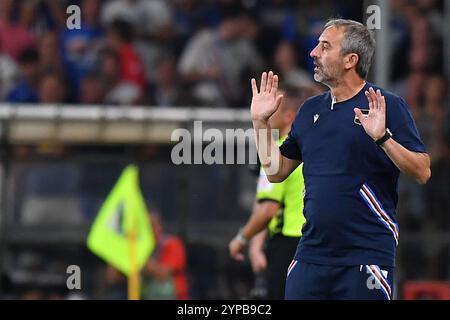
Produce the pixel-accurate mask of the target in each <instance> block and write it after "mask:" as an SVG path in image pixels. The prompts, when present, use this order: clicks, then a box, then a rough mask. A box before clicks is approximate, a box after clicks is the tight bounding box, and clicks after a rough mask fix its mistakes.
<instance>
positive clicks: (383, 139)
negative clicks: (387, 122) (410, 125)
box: [375, 128, 392, 146]
mask: <svg viewBox="0 0 450 320" xmlns="http://www.w3.org/2000/svg"><path fill="white" fill-rule="evenodd" d="M390 138H392V133H391V131H390V130H389V129H387V128H386V132H385V133H384V136H382V137H381V138H380V139H378V140H375V143H376V145H377V146H381V145H383V143H385V142H386V141H387V140H389V139H390Z"/></svg>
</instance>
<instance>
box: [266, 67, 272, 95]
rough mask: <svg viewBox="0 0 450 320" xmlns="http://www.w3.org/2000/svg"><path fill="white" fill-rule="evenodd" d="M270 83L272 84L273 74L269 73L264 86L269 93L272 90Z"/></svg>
mask: <svg viewBox="0 0 450 320" xmlns="http://www.w3.org/2000/svg"><path fill="white" fill-rule="evenodd" d="M272 83H273V72H272V71H269V75H268V76H267V86H266V91H267V92H270V91H271V90H272Z"/></svg>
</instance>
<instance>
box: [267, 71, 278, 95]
mask: <svg viewBox="0 0 450 320" xmlns="http://www.w3.org/2000/svg"><path fill="white" fill-rule="evenodd" d="M277 90H278V76H277V75H274V76H273V82H272V87H271V88H270V91H269V93H272V94H276V93H277Z"/></svg>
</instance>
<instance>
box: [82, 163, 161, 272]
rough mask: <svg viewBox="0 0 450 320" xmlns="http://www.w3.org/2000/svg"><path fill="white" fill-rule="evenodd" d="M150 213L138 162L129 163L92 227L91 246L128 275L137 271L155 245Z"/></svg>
mask: <svg viewBox="0 0 450 320" xmlns="http://www.w3.org/2000/svg"><path fill="white" fill-rule="evenodd" d="M147 214H148V212H147V208H146V205H145V201H144V198H143V197H142V194H141V191H140V188H139V178H138V169H137V167H136V166H135V165H129V166H127V167H126V168H125V169H124V170H123V172H122V174H121V176H120V177H119V179H118V181H117V183H116V185H115V186H114V188H113V189H112V190H111V192H110V193H109V195H108V197H107V198H106V200H105V202H104V203H103V205H102V207H101V209H100V211H99V213H98V215H97V218H96V219H95V221H94V223H93V225H92V227H91V230H90V232H89V235H88V238H87V246H88V248H89V249H90V250H91V251H92V252H93V253H95V254H96V255H97V256H99V257H100V258H102V259H103V260H105V261H106V262H108V263H109V264H111V265H112V266H114V267H115V268H117V269H118V270H119V271H121V272H122V273H124V274H125V275H127V276H130V275H132V274H133V273H134V272H138V271H139V270H141V269H142V267H143V266H144V264H145V263H146V262H147V260H148V258H149V256H150V254H151V253H152V251H153V250H154V248H155V238H154V235H153V230H152V228H151V224H150V221H149V219H148V215H147ZM130 239H131V241H130ZM130 243H132V245H130Z"/></svg>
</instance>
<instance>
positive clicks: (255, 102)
mask: <svg viewBox="0 0 450 320" xmlns="http://www.w3.org/2000/svg"><path fill="white" fill-rule="evenodd" d="M251 83H252V92H253V97H252V104H251V107H250V112H251V116H252V120H253V121H267V120H269V118H270V116H271V115H272V114H274V113H275V111H277V109H278V107H279V106H280V103H281V100H282V99H283V95H281V94H280V95H278V94H277V93H278V76H277V75H274V74H273V72H272V71H269V74H267V73H266V72H263V74H262V75H261V86H260V89H259V92H258V88H257V86H256V80H255V78H252V81H251Z"/></svg>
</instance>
